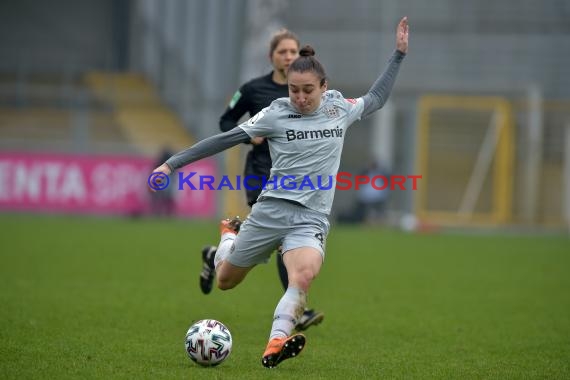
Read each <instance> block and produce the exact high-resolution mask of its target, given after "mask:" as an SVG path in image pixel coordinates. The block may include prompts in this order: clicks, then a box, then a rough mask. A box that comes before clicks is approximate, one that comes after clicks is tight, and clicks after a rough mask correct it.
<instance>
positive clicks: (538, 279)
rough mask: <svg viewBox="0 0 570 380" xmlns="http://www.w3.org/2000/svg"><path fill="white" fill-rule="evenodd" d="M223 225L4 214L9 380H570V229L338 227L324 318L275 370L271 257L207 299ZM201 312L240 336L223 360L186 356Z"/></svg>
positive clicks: (1, 272)
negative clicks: (209, 252)
mask: <svg viewBox="0 0 570 380" xmlns="http://www.w3.org/2000/svg"><path fill="white" fill-rule="evenodd" d="M216 224H217V223H214V222H207V221H181V220H172V221H168V220H146V219H141V220H122V219H106V218H101V219H88V218H81V217H48V216H45V217H38V216H35V217H33V216H22V215H1V216H0V241H1V246H0V252H1V253H0V284H1V285H0V337H1V340H0V378H1V379H44V378H49V379H67V378H69V379H115V378H116V379H267V378H275V379H293V378H295V379H386V378H395V379H412V378H414V379H563V378H570V239H569V238H568V237H567V236H566V237H565V236H520V235H519V236H514V235H498V234H497V235H487V236H481V235H475V234H463V235H461V234H443V233H442V234H433V235H421V234H420V235H413V234H404V233H400V232H395V231H388V230H378V229H373V228H369V227H368V228H365V227H348V226H338V225H337V226H333V228H332V231H331V235H330V236H329V239H328V242H327V244H328V249H327V257H326V261H325V264H324V266H323V268H322V271H321V274H320V276H319V277H318V278H317V279H316V281H315V282H314V284H313V288H312V290H311V293H310V296H309V304H310V306H312V307H315V308H318V309H320V310H322V311H324V312H325V315H326V317H325V320H324V322H323V323H322V324H321V325H320V326H317V327H314V328H311V329H309V330H308V331H307V332H306V335H307V346H306V349H305V350H304V351H303V353H302V354H301V355H300V356H299V357H298V358H295V359H292V360H288V361H285V362H283V363H282V364H281V365H280V366H279V367H277V368H276V369H271V370H268V369H265V368H263V367H262V366H261V363H260V359H261V354H262V352H263V349H264V347H265V344H266V341H267V337H268V334H269V329H270V325H271V319H272V315H273V310H274V308H275V305H276V303H277V301H278V299H279V298H280V296H281V293H282V289H281V287H280V284H279V282H278V278H277V274H276V269H275V262H274V259H273V258H272V260H271V262H270V263H269V264H268V265H262V266H260V267H258V268H256V269H254V270H253V271H252V272H251V274H250V276H249V277H248V278H246V280H245V282H244V283H242V284H241V285H240V286H239V287H238V288H236V289H234V290H230V291H226V292H222V291H220V290H218V289H214V291H213V292H212V294H210V295H208V296H204V295H202V294H201V292H200V290H199V288H198V273H199V271H200V266H201V262H200V256H199V251H200V249H201V248H202V246H203V245H204V244H206V243H216V242H217V231H216V230H217V226H216ZM202 318H214V319H218V320H220V321H222V322H223V323H225V324H226V325H227V326H228V327H229V328H230V330H231V332H232V335H233V338H234V346H233V352H232V354H231V355H230V357H229V359H228V360H227V361H226V362H224V363H223V364H222V365H220V366H219V367H216V368H201V367H198V366H197V365H195V364H194V363H192V362H191V361H190V360H189V359H188V358H187V356H186V353H185V351H184V344H183V339H184V335H185V333H186V330H187V329H188V327H189V326H190V324H191V323H192V322H193V321H195V320H197V319H202Z"/></svg>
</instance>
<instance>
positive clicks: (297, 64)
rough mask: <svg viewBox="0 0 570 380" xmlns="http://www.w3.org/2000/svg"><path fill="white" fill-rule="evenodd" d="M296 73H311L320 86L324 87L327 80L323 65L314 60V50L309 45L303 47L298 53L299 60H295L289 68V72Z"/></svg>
mask: <svg viewBox="0 0 570 380" xmlns="http://www.w3.org/2000/svg"><path fill="white" fill-rule="evenodd" d="M292 71H296V72H299V73H304V72H307V71H311V72H313V73H315V75H316V76H317V77H318V78H319V82H320V85H321V86H322V85H324V84H325V81H326V80H327V74H326V73H325V68H324V67H323V65H322V64H321V63H320V62H319V61H318V60H317V59H316V58H315V49H313V48H312V46H310V45H305V46H303V48H302V49H301V51H299V58H297V59H296V60H295V61H294V62H293V63H292V64H291V66H289V72H292Z"/></svg>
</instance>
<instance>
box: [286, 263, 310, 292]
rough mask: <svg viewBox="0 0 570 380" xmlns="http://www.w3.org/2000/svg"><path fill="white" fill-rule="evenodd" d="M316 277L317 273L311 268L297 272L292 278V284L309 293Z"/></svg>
mask: <svg viewBox="0 0 570 380" xmlns="http://www.w3.org/2000/svg"><path fill="white" fill-rule="evenodd" d="M315 277H316V273H315V272H314V271H313V270H311V269H310V268H306V269H302V270H299V271H297V272H296V273H294V274H293V275H292V276H291V281H290V282H291V283H292V284H295V285H296V286H298V287H299V288H301V289H302V290H304V291H307V290H308V289H309V287H310V286H311V283H312V282H313V280H314V279H315Z"/></svg>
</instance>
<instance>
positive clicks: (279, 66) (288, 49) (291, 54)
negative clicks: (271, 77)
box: [271, 38, 299, 77]
mask: <svg viewBox="0 0 570 380" xmlns="http://www.w3.org/2000/svg"><path fill="white" fill-rule="evenodd" d="M297 57H299V46H298V45H297V42H295V40H292V39H289V38H286V39H283V40H281V41H279V43H278V44H277V47H275V50H273V53H272V54H271V64H272V65H273V68H274V69H275V70H276V71H279V72H280V73H281V74H282V75H283V77H286V76H287V69H288V68H289V66H291V63H293V61H294V60H296V59H297Z"/></svg>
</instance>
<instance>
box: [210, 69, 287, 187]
mask: <svg viewBox="0 0 570 380" xmlns="http://www.w3.org/2000/svg"><path fill="white" fill-rule="evenodd" d="M272 76H273V72H270V73H269V74H267V75H264V76H261V77H258V78H255V79H252V80H250V81H249V82H247V83H245V84H244V85H242V86H241V87H240V89H239V90H238V91H237V92H236V93H235V94H234V96H233V98H232V100H231V102H230V104H229V106H228V107H227V108H226V111H225V112H224V114H223V115H222V116H221V118H220V129H221V130H222V132H227V131H229V130H232V129H233V128H234V127H235V126H236V125H237V124H238V121H239V120H240V119H241V117H242V116H243V115H245V114H246V113H249V116H250V117H252V116H254V115H255V114H257V113H258V112H259V111H261V110H262V109H263V108H265V107H267V106H269V105H270V104H271V102H272V101H274V100H275V99H277V98H282V97H287V96H289V91H288V88H287V85H286V84H278V83H275V82H274V81H273V79H272ZM252 146H253V148H252V150H251V151H250V153H249V154H248V156H247V161H246V164H245V170H244V174H245V175H257V176H266V177H269V172H270V171H271V156H270V154H269V146H268V145H267V141H264V142H263V143H262V144H260V145H252Z"/></svg>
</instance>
